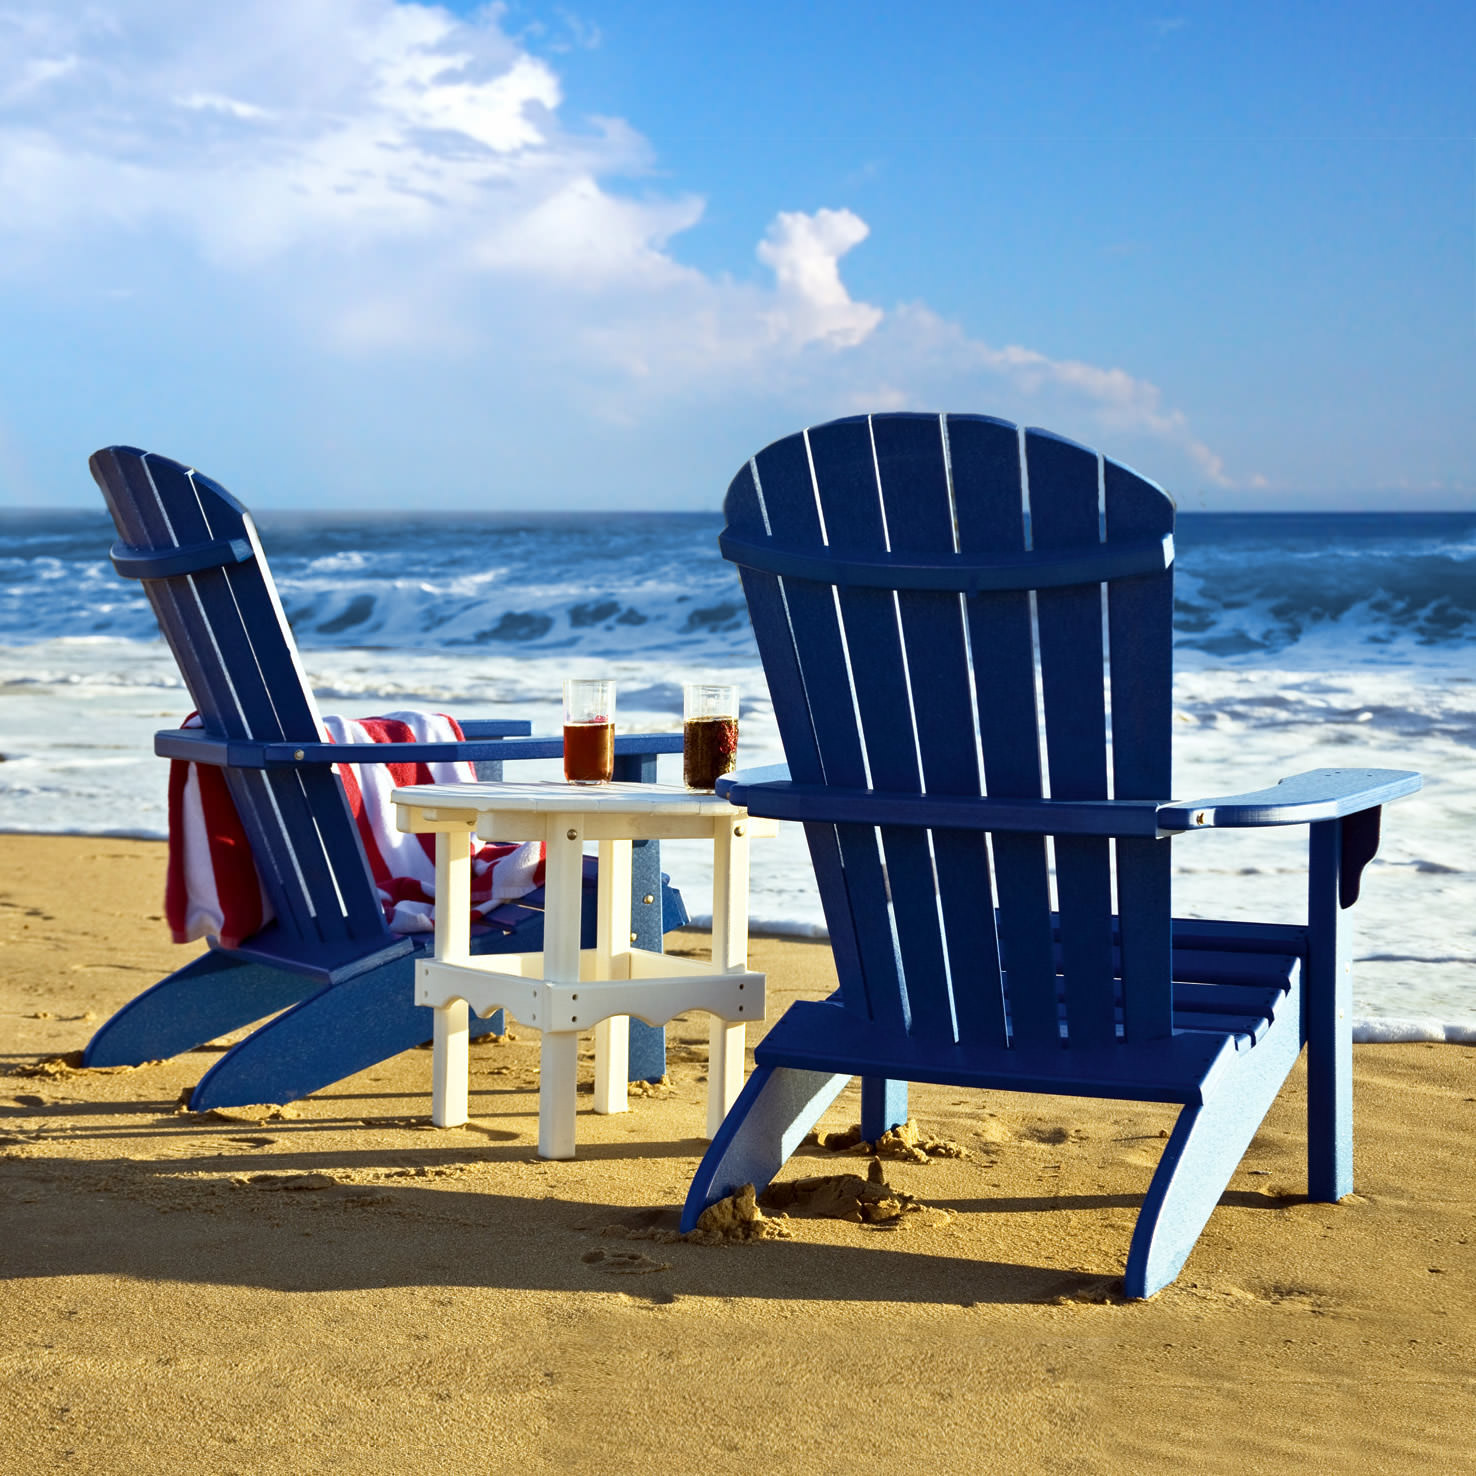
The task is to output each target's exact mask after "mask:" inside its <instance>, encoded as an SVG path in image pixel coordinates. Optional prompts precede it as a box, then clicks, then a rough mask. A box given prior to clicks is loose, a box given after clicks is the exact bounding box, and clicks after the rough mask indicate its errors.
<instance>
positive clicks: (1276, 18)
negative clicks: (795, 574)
mask: <svg viewBox="0 0 1476 1476" xmlns="http://www.w3.org/2000/svg"><path fill="white" fill-rule="evenodd" d="M1473 54H1476V6H1472V5H1471V4H1470V3H1469V0H1459V3H1456V0H1451V3H1420V0H1408V3H1401V4H1398V5H1395V4H1392V3H1389V4H1368V3H1360V0H1346V3H1340V4H1338V5H1327V4H1325V3H1316V4H1308V3H1300V0H1273V3H1266V0H1239V3H1234V4H1231V3H1220V4H1211V3H1196V4H1188V3H1183V4H1172V3H1165V4H1140V3H1138V0H1115V3H1112V4H1101V3H1065V0H1040V3H1037V4H1033V5H1030V6H1011V5H1004V4H995V3H982V0H981V3H974V4H965V3H958V0H937V3H933V4H929V5H927V6H918V7H915V8H913V7H898V6H896V5H882V4H877V3H869V0H848V3H845V4H840V3H833V0H814V3H810V4H795V3H793V0H790V3H779V0H745V3H743V4H721V3H719V4H709V5H693V4H691V3H690V0H684V3H675V0H639V3H637V0H623V3H615V0H588V3H579V0H571V3H569V4H543V3H533V0H513V3H508V4H506V5H493V6H486V5H474V4H462V3H453V4H447V5H444V6H432V5H422V4H411V3H404V0H231V3H230V4H202V3H200V0H44V3H40V0H0V350H3V351H0V506H9V507H72V506H83V507H85V506H97V505H98V501H97V496H98V494H97V492H96V489H95V488H94V487H93V486H92V483H91V481H90V479H89V478H88V476H87V472H86V459H87V456H88V455H89V454H90V453H91V452H92V451H93V450H95V449H97V448H98V447H100V446H103V445H107V444H110V443H116V442H123V443H126V444H132V445H137V446H143V447H146V448H148V449H151V450H155V451H160V452H163V453H165V454H167V455H170V456H173V457H175V458H176V459H178V460H181V461H185V462H188V463H190V464H192V465H196V466H198V467H200V468H201V470H203V471H206V472H208V473H209V474H210V475H212V476H213V477H215V478H216V479H217V480H219V481H221V482H223V483H224V484H225V485H226V486H227V487H229V488H231V490H233V491H235V492H236V493H238V494H239V495H240V496H241V497H242V499H243V500H244V501H246V502H247V503H248V504H249V505H250V506H253V507H263V508H265V507H284V508H285V507H298V508H323V509H344V510H351V509H361V508H362V509H371V510H385V511H393V510H394V509H397V508H405V507H414V508H416V509H429V508H445V509H463V510H475V509H486V510H489V511H491V510H496V511H510V510H518V509H535V510H555V509H601V510H620V509H632V510H635V509H641V510H647V509H650V510H656V509H691V510H713V511H715V510H716V509H717V508H718V507H719V506H720V505H721V500H722V495H723V492H724V490H725V489H726V486H727V483H728V481H729V480H730V479H731V478H732V476H733V475H734V474H735V473H736V472H737V470H738V469H739V467H740V466H741V465H742V464H743V462H744V461H745V460H746V458H747V457H749V456H750V455H751V454H752V453H753V452H755V451H757V450H758V449H759V448H760V447H762V446H764V445H766V444H767V443H768V442H770V441H772V440H775V439H778V438H779V437H781V436H784V435H787V434H789V433H790V432H792V431H794V430H797V429H799V428H800V427H802V426H805V425H810V424H816V423H819V422H821V421H824V420H827V419H829V418H831V417H833V416H836V415H846V414H854V413H858V412H863V411H881V410H892V409H909V410H950V411H977V412H981V413H984V414H991V415H999V416H1003V417H1005V418H1007V419H1011V420H1016V421H1020V422H1022V423H1026V424H1031V425H1040V426H1044V427H1046V428H1047V429H1050V430H1053V431H1056V432H1057V433H1059V434H1063V435H1066V436H1070V437H1072V438H1074V439H1077V440H1080V441H1083V442H1085V443H1087V444H1089V445H1091V446H1094V447H1096V448H1098V449H1100V450H1102V451H1104V452H1105V453H1106V454H1108V455H1110V456H1113V457H1115V458H1117V459H1118V460H1120V461H1124V462H1126V463H1127V464H1128V465H1130V466H1132V467H1134V468H1135V469H1136V470H1138V471H1140V472H1141V473H1143V474H1144V475H1146V476H1149V477H1151V478H1153V479H1154V480H1156V481H1158V482H1160V483H1161V484H1162V485H1164V486H1165V487H1166V488H1167V489H1168V490H1169V491H1170V492H1172V493H1173V494H1174V495H1175V497H1176V498H1177V499H1178V501H1179V505H1180V507H1181V508H1183V509H1185V510H1195V511H1197V510H1211V511H1233V510H1237V509H1286V510H1297V509H1331V510H1336V509H1348V510H1353V509H1364V508H1385V509H1391V510H1411V511H1413V510H1421V509H1440V508H1462V509H1465V508H1473V507H1476V85H1473V79H1472V71H1471V57H1472V55H1473Z"/></svg>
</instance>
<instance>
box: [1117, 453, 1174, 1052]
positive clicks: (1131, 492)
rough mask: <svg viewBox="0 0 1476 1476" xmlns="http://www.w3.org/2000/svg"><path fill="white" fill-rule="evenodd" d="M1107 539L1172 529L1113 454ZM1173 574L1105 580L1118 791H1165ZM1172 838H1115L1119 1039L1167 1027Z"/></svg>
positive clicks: (1143, 794)
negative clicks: (1120, 981)
mask: <svg viewBox="0 0 1476 1476" xmlns="http://www.w3.org/2000/svg"><path fill="white" fill-rule="evenodd" d="M1103 493H1104V503H1105V510H1106V521H1107V538H1108V541H1109V542H1111V541H1115V540H1118V539H1121V540H1123V541H1125V542H1130V541H1133V540H1136V539H1140V538H1143V537H1145V536H1160V537H1161V536H1162V535H1163V534H1165V533H1169V532H1172V531H1173V526H1174V505H1173V503H1172V502H1171V501H1170V500H1169V498H1168V496H1167V494H1166V493H1164V491H1163V490H1162V489H1161V488H1159V487H1156V486H1155V485H1154V484H1153V483H1152V482H1149V481H1147V480H1145V479H1144V478H1142V477H1140V476H1138V475H1137V474H1136V473H1134V472H1131V471H1129V470H1128V469H1127V468H1126V467H1124V466H1120V465H1118V463H1117V462H1115V461H1110V460H1109V461H1106V462H1105V464H1104V466H1103ZM1173 601H1174V592H1173V574H1172V572H1171V571H1169V570H1165V571H1164V572H1163V573H1162V574H1155V575H1148V576H1144V577H1142V578H1137V579H1124V580H1120V581H1118V582H1115V583H1113V584H1109V585H1108V586H1107V630H1108V646H1109V667H1110V671H1111V689H1112V783H1113V793H1114V795H1115V796H1116V798H1118V799H1160V800H1161V799H1164V798H1167V797H1168V796H1169V795H1170V794H1171V792H1172V774H1171V755H1172V748H1171V745H1172V730H1173ZM1170 845H1171V842H1170V841H1168V840H1160V841H1118V842H1117V847H1116V849H1117V911H1118V916H1119V917H1120V918H1121V919H1122V955H1123V962H1122V970H1123V974H1122V977H1123V999H1124V1004H1123V1010H1124V1020H1125V1028H1126V1031H1127V1038H1128V1039H1129V1040H1131V1041H1147V1040H1156V1039H1159V1038H1160V1037H1162V1036H1164V1035H1167V1034H1168V1032H1169V1030H1170V1028H1171V1020H1170V1009H1171V995H1170V989H1169V985H1168V978H1169V953H1170V937H1169V915H1170V912H1171V911H1172V906H1171V897H1170V891H1171V886H1170V863H1171V859H1172V858H1171V853H1170V849H1169V847H1170Z"/></svg>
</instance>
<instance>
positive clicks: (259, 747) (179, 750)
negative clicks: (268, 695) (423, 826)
mask: <svg viewBox="0 0 1476 1476" xmlns="http://www.w3.org/2000/svg"><path fill="white" fill-rule="evenodd" d="M681 751H682V735H681V734H680V733H620V734H617V735H616V737H615V753H616V755H617V756H619V757H624V756H625V755H627V754H637V755H642V756H644V755H647V754H662V753H680V752H681ZM154 752H155V753H156V754H158V755H159V757H160V758H172V759H188V760H189V761H190V762H191V763H196V764H213V765H215V766H216V767H218V768H231V769H278V768H309V767H311V766H312V765H314V764H340V763H351V764H411V763H424V764H432V763H444V762H448V761H455V760H461V761H467V762H474V761H476V760H478V759H549V758H559V757H561V756H562V755H563V752H564V740H563V738H562V736H560V737H557V738H486V739H477V740H476V741H468V742H466V743H260V742H257V741H255V740H253V739H250V738H214V737H211V736H210V735H209V734H207V733H202V732H200V731H199V730H198V729H195V728H165V729H164V730H163V731H162V732H159V733H155V734H154Z"/></svg>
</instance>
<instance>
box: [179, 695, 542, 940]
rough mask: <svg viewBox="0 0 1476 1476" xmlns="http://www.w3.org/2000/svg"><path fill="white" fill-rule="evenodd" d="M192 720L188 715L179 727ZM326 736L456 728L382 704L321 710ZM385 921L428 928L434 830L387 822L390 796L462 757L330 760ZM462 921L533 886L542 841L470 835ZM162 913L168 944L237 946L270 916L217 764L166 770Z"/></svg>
mask: <svg viewBox="0 0 1476 1476" xmlns="http://www.w3.org/2000/svg"><path fill="white" fill-rule="evenodd" d="M181 726H183V727H186V728H198V727H200V726H201V723H200V719H199V716H198V715H197V714H193V713H192V714H191V715H190V716H189V717H188V718H187V719H186V720H185V721H184V723H183V724H182V725H181ZM323 726H324V728H325V729H326V734H325V736H326V737H327V738H328V740H329V741H330V742H333V743H449V742H458V743H459V742H461V741H463V736H464V735H463V734H462V731H461V726H460V724H459V723H457V721H456V720H455V718H452V717H448V716H447V715H446V714H445V713H433V712H415V711H406V712H392V713H387V714H385V715H384V716H382V717H371V718H361V719H352V718H341V717H333V716H326V715H325V716H324V718H323ZM336 767H337V769H338V774H339V777H340V778H341V779H342V780H343V787H344V793H345V795H346V796H347V798H348V803H349V809H350V810H351V811H352V813H353V816H354V821H355V824H356V825H357V827H358V831H359V838H360V840H361V841H362V842H363V845H364V854H365V856H366V857H367V858H368V861H369V870H370V873H371V875H372V876H373V878H374V884H375V887H376V888H377V889H378V892H379V900H380V903H381V905H382V906H383V908H384V915H385V920H386V922H387V923H388V925H389V927H390V928H391V930H392V931H394V932H396V933H424V932H429V931H431V930H432V928H433V927H434V926H435V892H436V866H435V838H434V837H433V836H430V835H406V834H404V833H402V832H401V831H399V830H398V829H396V827H395V811H394V806H393V805H392V804H391V802H390V794H391V793H392V791H393V790H394V789H396V788H397V787H399V786H403V785H410V784H459V783H470V782H472V781H474V780H475V779H476V768H475V766H474V765H473V764H471V763H467V762H445V763H433V764H422V763H398V764H397V763H382V764H338V765H337V766H336ZM472 839H473V850H472V886H471V895H472V923H473V925H474V926H475V925H477V924H478V923H480V922H481V920H482V919H483V918H484V917H485V916H486V915H487V913H489V912H491V911H492V910H493V908H496V907H499V906H501V905H502V904H503V903H504V902H510V901H514V900H516V899H517V898H519V897H522V896H525V895H526V894H527V893H529V892H531V891H533V890H534V889H535V888H537V887H540V886H542V885H543V870H544V866H543V847H542V846H541V845H540V844H538V843H536V842H531V841H530V842H525V843H523V844H517V843H498V842H482V841H479V840H478V839H477V838H476V837H473V838H472ZM164 911H165V916H166V918H167V920H168V922H169V928H170V931H171V933H172V934H173V935H174V941H175V942H176V943H188V942H191V941H193V940H194V939H196V938H203V937H206V936H208V935H214V936H216V937H218V938H219V940H220V943H221V946H222V947H225V948H235V947H238V946H239V945H240V944H241V943H242V942H243V941H244V940H245V939H247V938H249V937H251V935H252V934H253V933H256V932H257V931H259V930H260V929H261V928H263V927H264V926H265V925H266V924H267V923H269V922H270V921H271V920H272V918H273V916H274V915H275V914H274V912H273V909H272V904H271V900H270V898H269V897H268V896H267V894H266V891H265V889H264V888H263V887H262V884H261V878H260V876H259V875H258V874H257V870H256V863H255V862H254V861H253V860H252V856H251V845H250V842H249V841H248V840H247V838H246V832H245V830H244V828H243V827H242V825H241V819H240V816H239V815H238V814H237V813H236V806H235V802H234V801H233V800H232V799H231V795H230V791H229V789H228V788H227V787H226V782H225V776H224V774H223V773H222V771H221V770H220V769H218V768H216V767H214V766H213V765H209V764H192V763H188V762H186V761H185V760H183V759H175V760H173V761H172V762H171V764H170V769H169V871H168V879H167V882H166V885H165V900H164Z"/></svg>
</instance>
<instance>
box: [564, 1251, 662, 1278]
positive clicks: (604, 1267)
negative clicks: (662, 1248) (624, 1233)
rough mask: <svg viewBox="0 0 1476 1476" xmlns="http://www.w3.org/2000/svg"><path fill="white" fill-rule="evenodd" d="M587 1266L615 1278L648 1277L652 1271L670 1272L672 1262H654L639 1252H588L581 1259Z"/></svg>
mask: <svg viewBox="0 0 1476 1476" xmlns="http://www.w3.org/2000/svg"><path fill="white" fill-rule="evenodd" d="M579 1259H580V1260H581V1261H583V1262H584V1264H585V1265H586V1266H598V1267H599V1268H600V1270H601V1271H608V1272H610V1273H611V1274H612V1275H614V1276H646V1275H649V1274H650V1273H651V1272H652V1271H670V1270H671V1262H670V1261H653V1260H652V1259H651V1258H650V1256H643V1255H642V1254H641V1253H640V1252H639V1251H604V1250H587V1251H585V1253H584V1254H583V1255H582V1256H580V1258H579Z"/></svg>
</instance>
